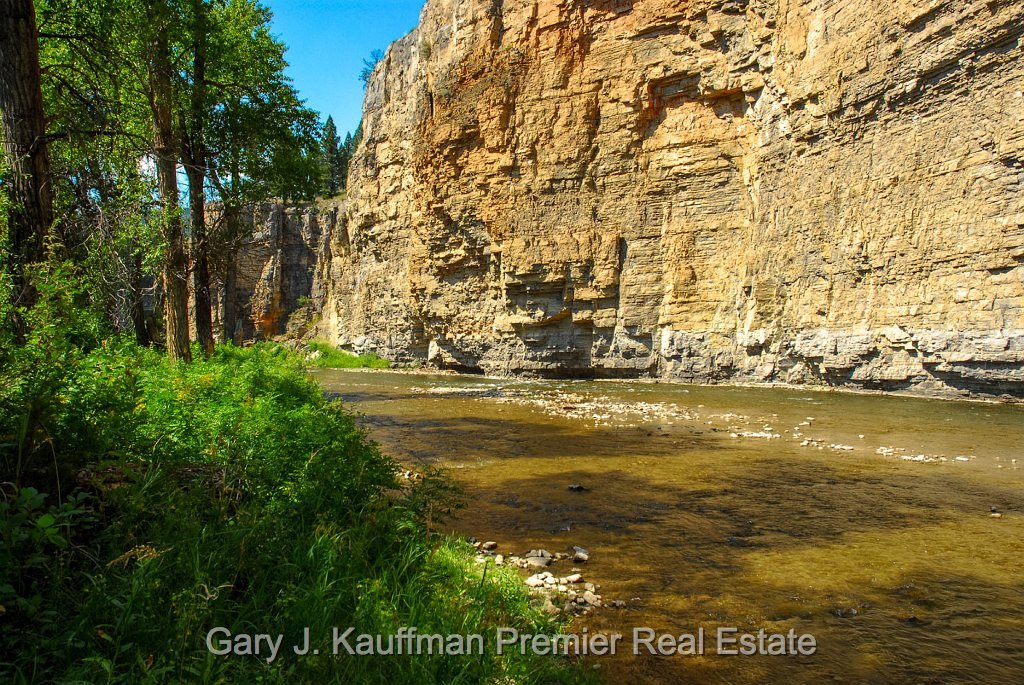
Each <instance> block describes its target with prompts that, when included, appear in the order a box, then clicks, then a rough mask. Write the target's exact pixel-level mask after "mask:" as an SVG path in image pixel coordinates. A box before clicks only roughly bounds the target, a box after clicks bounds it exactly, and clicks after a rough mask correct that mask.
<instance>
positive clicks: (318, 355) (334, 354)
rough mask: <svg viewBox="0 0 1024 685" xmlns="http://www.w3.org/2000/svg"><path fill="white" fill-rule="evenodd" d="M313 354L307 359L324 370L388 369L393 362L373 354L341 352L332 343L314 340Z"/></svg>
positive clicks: (312, 343)
mask: <svg viewBox="0 0 1024 685" xmlns="http://www.w3.org/2000/svg"><path fill="white" fill-rule="evenodd" d="M309 349H310V351H311V354H310V355H309V356H308V357H307V360H308V362H309V363H310V364H311V365H312V366H318V367H320V368H324V369H359V368H368V369H387V368H390V367H391V362H389V361H388V360H387V359H382V358H381V357H378V356H377V355H376V354H374V353H373V352H365V353H363V354H353V353H352V352H346V351H345V350H339V349H338V348H337V347H334V346H333V345H331V344H330V343H326V342H322V341H319V340H314V341H312V342H310V343H309Z"/></svg>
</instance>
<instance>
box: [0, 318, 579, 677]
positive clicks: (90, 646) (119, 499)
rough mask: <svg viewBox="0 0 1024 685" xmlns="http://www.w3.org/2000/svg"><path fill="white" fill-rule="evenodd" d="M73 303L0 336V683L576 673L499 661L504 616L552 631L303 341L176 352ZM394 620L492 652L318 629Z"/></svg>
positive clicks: (511, 576) (556, 665)
mask: <svg viewBox="0 0 1024 685" xmlns="http://www.w3.org/2000/svg"><path fill="white" fill-rule="evenodd" d="M79 316H80V317H81V318H80V319H78V320H73V321H63V322H62V323H61V325H40V326H38V327H36V328H33V329H32V330H31V331H30V335H29V336H28V340H26V341H24V343H23V344H13V343H14V341H13V339H7V338H5V339H3V340H0V356H2V358H3V359H4V362H5V363H4V367H3V368H4V371H3V381H4V382H3V383H2V388H3V390H2V391H0V404H2V407H3V413H2V422H0V436H2V439H0V443H2V445H0V463H2V465H3V470H4V479H3V480H4V481H6V482H5V484H4V486H3V498H2V501H0V535H2V541H3V545H2V546H0V572H2V577H0V625H2V631H0V633H2V649H0V653H2V654H3V656H2V657H0V673H2V674H3V679H4V680H5V681H10V682H48V681H60V682H66V681H76V682H108V683H121V682H124V683H133V682H172V681H173V682H224V681H229V682H256V681H259V682H268V683H276V682H295V681H296V680H300V681H305V682H309V681H314V680H324V681H329V682H360V683H362V682H366V683H372V682H381V683H385V682H387V683H406V682H408V683H413V682H416V683H419V682H445V683H449V682H453V683H478V682H488V681H494V680H501V679H509V680H515V681H517V682H550V681H553V680H557V681H561V682H585V681H587V680H588V679H589V675H588V674H586V673H584V672H583V671H581V670H579V669H578V668H577V667H575V666H574V665H573V664H572V663H570V662H569V661H566V660H565V659H562V658H557V657H540V656H535V655H534V654H532V653H529V652H526V653H511V654H509V653H506V654H505V655H499V654H497V653H496V651H495V649H494V644H495V635H496V633H497V630H498V629H499V628H502V627H508V628H514V629H516V630H519V631H522V632H524V633H525V632H535V633H548V634H556V633H557V632H558V631H559V630H560V628H561V625H562V624H561V622H560V621H559V620H557V619H554V618H552V617H551V616H549V615H547V614H545V613H544V612H543V611H541V607H540V606H538V605H536V604H535V603H531V600H530V597H529V595H528V594H527V592H526V591H525V588H523V586H522V585H521V583H520V582H519V580H518V577H517V576H516V575H515V573H513V572H511V571H510V570H509V569H503V568H496V567H495V566H494V565H493V564H488V565H480V564H478V563H476V560H475V551H474V549H473V547H472V546H471V545H469V544H468V543H466V542H465V541H463V540H461V539H459V538H458V537H453V536H444V535H438V534H435V533H434V532H432V525H434V524H436V522H438V521H440V520H443V518H444V516H445V515H446V512H448V511H450V510H451V509H452V508H453V506H454V504H455V502H454V500H453V499H452V498H451V496H450V494H449V493H450V488H449V487H448V485H447V484H446V481H445V480H444V479H443V478H440V477H436V476H435V477H431V478H429V479H423V480H421V481H418V482H404V483H403V482H401V481H399V480H398V479H397V478H396V475H395V473H396V463H395V462H394V461H393V460H392V459H391V458H390V457H388V456H386V455H385V454H384V453H383V452H382V451H381V450H379V449H378V448H377V447H376V445H375V444H374V443H373V442H371V441H370V440H369V439H368V437H367V435H366V433H365V431H364V430H363V429H361V428H360V427H359V426H358V425H357V424H356V423H355V421H354V420H353V417H352V415H351V414H350V413H349V412H348V411H347V410H346V409H345V408H344V407H343V406H342V405H341V404H340V403H338V402H332V401H329V400H327V399H325V398H324V397H323V393H322V392H321V390H320V388H319V387H318V386H317V385H316V384H315V383H314V382H313V381H311V380H310V379H309V378H308V377H307V375H306V373H305V372H304V370H303V368H302V359H301V357H299V355H296V354H294V353H291V352H289V351H287V350H285V349H284V348H282V347H280V346H277V345H257V346H253V347H250V348H245V349H240V348H234V347H231V346H226V347H220V348H218V349H217V350H216V352H215V353H214V355H213V356H212V357H211V358H209V359H205V360H204V359H202V358H201V355H200V354H199V352H198V350H196V357H197V360H196V361H194V362H192V363H190V364H180V363H176V362H172V361H169V360H168V359H167V358H166V357H165V356H163V355H160V354H158V353H156V352H153V351H151V350H147V349H143V348H139V347H137V346H135V345H134V344H132V343H129V342H126V341H123V340H120V339H117V338H112V337H106V336H104V331H103V328H102V326H95V324H94V322H92V321H91V320H89V319H88V317H87V316H83V315H81V314H80V315H79ZM50 323H51V324H52V321H51V322H50ZM403 626H418V627H419V628H420V630H421V632H427V631H429V633H430V634H431V635H433V634H436V635H445V636H470V635H472V636H480V639H481V640H482V641H483V644H484V645H486V646H487V647H486V648H485V649H484V650H483V651H481V652H473V651H467V650H463V651H454V652H452V651H445V652H438V651H432V652H430V653H427V654H416V655H413V654H410V653H408V652H404V653H402V654H401V655H396V653H394V652H392V653H390V654H388V653H384V654H380V653H377V654H367V655H362V654H354V655H353V654H348V653H347V652H345V651H344V649H342V650H340V651H339V649H338V644H339V643H338V641H337V639H336V638H334V637H332V636H333V635H334V634H335V632H336V629H337V631H340V632H342V633H343V634H344V631H346V629H347V628H352V629H353V630H354V632H355V634H369V635H382V636H386V635H392V634H396V633H398V634H401V628H402V627H403ZM343 642H344V641H343ZM342 647H344V644H342Z"/></svg>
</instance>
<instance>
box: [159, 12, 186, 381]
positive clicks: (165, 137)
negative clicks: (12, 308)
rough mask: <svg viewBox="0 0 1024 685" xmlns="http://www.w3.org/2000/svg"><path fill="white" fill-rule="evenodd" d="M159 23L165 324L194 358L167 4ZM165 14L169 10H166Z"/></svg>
mask: <svg viewBox="0 0 1024 685" xmlns="http://www.w3.org/2000/svg"><path fill="white" fill-rule="evenodd" d="M156 5H157V7H158V15H157V16H156V17H155V21H156V22H157V25H156V26H155V27H154V29H155V35H154V38H153V43H152V46H151V47H152V55H151V61H150V105H151V106H152V110H153V129H154V139H153V149H154V152H155V153H156V171H157V178H158V181H159V186H160V203H161V205H162V206H163V215H164V216H163V240H164V255H163V274H162V276H163V285H164V322H165V325H166V329H167V331H166V335H167V353H168V354H169V355H170V356H171V358H172V359H184V360H185V361H191V360H192V352H191V350H190V349H189V345H188V263H187V260H186V255H185V243H184V240H183V231H182V226H181V213H180V211H179V207H178V150H179V145H178V143H177V140H176V137H175V131H174V120H173V110H172V107H173V90H172V84H171V78H172V71H171V55H170V47H169V44H168V38H167V34H168V31H169V26H168V23H169V20H168V17H167V12H166V9H167V8H166V6H163V3H161V2H158V3H156ZM160 10H163V11H160Z"/></svg>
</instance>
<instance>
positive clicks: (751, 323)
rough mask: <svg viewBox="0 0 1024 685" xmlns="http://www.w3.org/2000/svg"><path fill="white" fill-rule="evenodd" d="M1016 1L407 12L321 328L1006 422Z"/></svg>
mask: <svg viewBox="0 0 1024 685" xmlns="http://www.w3.org/2000/svg"><path fill="white" fill-rule="evenodd" d="M1022 33H1024V2H1021V0H987V1H978V2H975V1H971V0H874V1H871V2H865V1H864V0H748V1H744V0H683V1H680V0H429V2H428V3H427V5H426V7H425V8H424V10H423V12H422V15H421V22H420V25H419V27H418V28H417V29H416V30H414V31H413V32H412V33H411V34H409V35H408V36H406V37H405V38H403V39H402V40H399V41H398V42H396V43H394V44H393V45H392V46H391V47H390V49H389V50H388V51H387V55H386V57H385V59H384V60H383V62H382V63H381V65H380V66H379V67H378V69H377V70H376V71H375V73H374V75H373V78H372V80H371V82H370V84H369V87H368V89H367V95H366V101H365V105H364V122H363V127H364V139H363V143H362V144H361V146H360V148H359V150H358V153H357V155H356V157H355V159H354V161H353V163H352V168H351V171H350V177H349V188H350V191H349V196H348V199H347V201H346V204H345V206H344V208H343V209H342V211H341V214H340V216H339V217H338V221H337V224H336V225H334V226H333V227H332V230H331V234H330V236H329V237H328V238H327V239H325V243H324V249H325V252H324V254H323V258H324V260H325V261H324V263H323V265H322V267H321V268H322V277H323V288H324V311H323V317H324V318H323V328H324V330H325V331H326V332H327V333H328V334H329V335H330V336H332V337H333V338H334V340H335V341H336V342H339V343H343V344H353V343H356V344H357V346H364V347H368V348H373V349H375V350H377V351H378V352H380V353H381V354H383V355H387V356H390V357H393V358H396V359H412V358H421V359H429V360H431V361H433V362H435V363H437V364H440V365H444V366H449V367H455V368H463V369H479V370H484V371H487V372H492V373H515V372H527V373H538V374H564V375H574V374H578V375H589V374H596V375H638V374H652V375H656V376H661V377H665V378H673V379H680V380H695V381H717V380H727V379H735V380H749V381H788V382H812V383H828V384H836V385H852V386H860V387H868V388H884V389H916V390H920V391H926V392H944V391H947V392H957V391H959V392H967V391H971V392H981V393H987V394H997V395H998V394H1010V395H1016V396H1021V395H1024V318H1022V313H1024V310H1022V307H1024V266H1022V265H1024V170H1022V166H1021V165H1022V160H1024V47H1022V42H1024V39H1022Z"/></svg>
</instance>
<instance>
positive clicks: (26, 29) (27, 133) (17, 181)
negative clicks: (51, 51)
mask: <svg viewBox="0 0 1024 685" xmlns="http://www.w3.org/2000/svg"><path fill="white" fill-rule="evenodd" d="M0 111H2V113H3V134H4V155H5V156H6V158H7V163H8V165H9V166H10V169H11V175H10V182H9V183H10V185H9V188H10V209H9V210H8V217H7V222H8V223H7V225H8V230H9V232H10V236H11V249H12V255H11V262H12V264H11V265H12V267H13V274H12V275H13V277H14V283H15V293H14V297H15V299H16V301H20V302H21V303H22V304H31V303H32V301H33V300H34V299H35V293H34V291H33V290H32V289H31V288H30V287H28V286H27V284H26V283H25V268H26V266H27V265H29V264H31V263H33V262H37V261H39V260H40V259H42V258H43V244H44V241H45V238H46V234H47V232H48V231H49V230H50V224H51V223H52V222H53V198H52V190H51V187H50V160H49V155H48V153H47V149H46V147H47V146H46V121H45V119H44V116H43V92H42V87H41V78H40V72H39V36H38V32H37V30H36V13H35V6H34V5H33V3H32V0H3V2H2V3H0Z"/></svg>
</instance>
